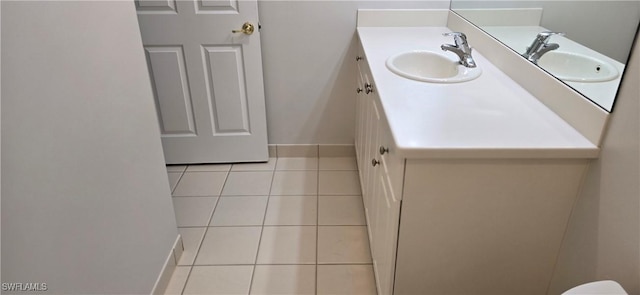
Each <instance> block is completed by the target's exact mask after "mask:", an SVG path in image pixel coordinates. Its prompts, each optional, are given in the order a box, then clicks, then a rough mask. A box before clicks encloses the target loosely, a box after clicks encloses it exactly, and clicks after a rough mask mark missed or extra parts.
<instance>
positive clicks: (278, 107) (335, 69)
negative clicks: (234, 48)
mask: <svg viewBox="0 0 640 295" xmlns="http://www.w3.org/2000/svg"><path fill="white" fill-rule="evenodd" d="M359 8H397V9H400V8H433V9H447V8H449V1H448V0H421V1H393V0H387V1H358V0H351V1H327V0H325V1H297V0H295V1H275V0H262V1H260V2H259V9H260V23H261V24H262V31H261V36H262V39H261V41H262V59H263V65H264V69H263V70H264V82H265V95H266V103H267V126H268V133H269V143H270V144H318V143H322V144H353V140H354V139H353V136H354V126H355V103H354V98H355V85H356V79H355V78H356V64H355V60H353V59H354V58H355V44H356V43H355V40H356V36H355V29H356V14H357V9H359Z"/></svg>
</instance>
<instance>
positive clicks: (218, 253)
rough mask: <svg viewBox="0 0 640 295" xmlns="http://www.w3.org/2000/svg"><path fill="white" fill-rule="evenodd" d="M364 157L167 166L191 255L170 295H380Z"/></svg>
mask: <svg viewBox="0 0 640 295" xmlns="http://www.w3.org/2000/svg"><path fill="white" fill-rule="evenodd" d="M356 169H357V168H356V162H355V159H354V158H271V159H269V162H267V163H259V164H225V165H189V166H167V171H168V175H169V182H170V184H171V189H172V193H173V203H174V207H175V211H176V218H177V222H178V227H179V228H178V231H179V232H180V234H181V235H182V239H183V243H184V248H185V249H184V253H183V255H182V257H181V259H180V261H179V263H178V266H177V268H176V271H175V272H174V274H173V276H172V278H171V281H170V283H169V286H168V288H167V292H166V294H336V295H337V294H363V295H364V294H375V293H376V291H375V281H374V276H373V267H372V264H371V255H370V252H369V242H368V238H367V231H366V227H365V218H364V209H363V206H362V196H361V193H360V184H359V182H358V174H357V171H356Z"/></svg>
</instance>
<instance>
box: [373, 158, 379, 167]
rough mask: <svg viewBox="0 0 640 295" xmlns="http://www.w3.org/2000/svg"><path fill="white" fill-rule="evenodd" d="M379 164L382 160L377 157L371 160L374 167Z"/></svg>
mask: <svg viewBox="0 0 640 295" xmlns="http://www.w3.org/2000/svg"><path fill="white" fill-rule="evenodd" d="M378 164H380V161H378V160H376V159H373V160H371V165H373V167H375V166H377V165H378Z"/></svg>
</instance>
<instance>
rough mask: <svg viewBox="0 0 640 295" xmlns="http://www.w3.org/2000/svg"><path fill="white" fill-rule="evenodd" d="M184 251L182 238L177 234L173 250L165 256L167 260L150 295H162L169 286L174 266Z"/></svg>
mask: <svg viewBox="0 0 640 295" xmlns="http://www.w3.org/2000/svg"><path fill="white" fill-rule="evenodd" d="M183 251H184V246H183V244H182V236H180V234H178V237H177V238H176V241H175V243H174V244H173V248H171V251H169V255H167V259H166V260H165V262H164V266H163V267H162V270H161V271H160V275H159V276H158V279H157V280H156V283H155V284H154V286H153V289H152V290H151V294H152V295H162V294H164V292H165V290H166V289H167V286H168V285H169V281H170V280H171V276H172V275H173V271H174V270H175V269H176V265H178V261H179V260H180V257H181V256H182V252H183Z"/></svg>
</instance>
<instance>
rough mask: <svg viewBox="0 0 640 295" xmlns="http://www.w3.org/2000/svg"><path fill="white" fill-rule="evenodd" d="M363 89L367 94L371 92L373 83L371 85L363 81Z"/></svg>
mask: <svg viewBox="0 0 640 295" xmlns="http://www.w3.org/2000/svg"><path fill="white" fill-rule="evenodd" d="M364 89H365V92H366V93H367V94H369V93H371V92H373V85H371V83H365V84H364Z"/></svg>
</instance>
